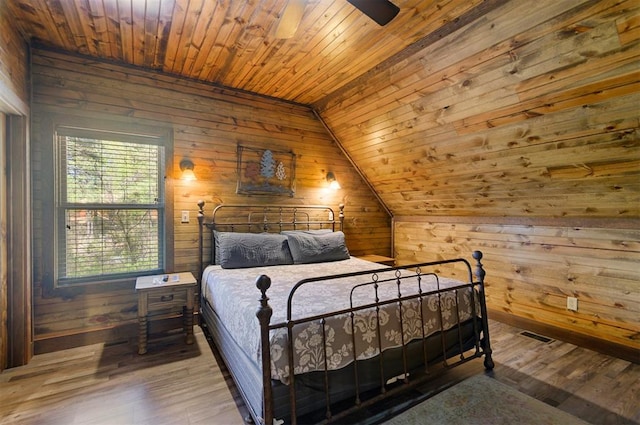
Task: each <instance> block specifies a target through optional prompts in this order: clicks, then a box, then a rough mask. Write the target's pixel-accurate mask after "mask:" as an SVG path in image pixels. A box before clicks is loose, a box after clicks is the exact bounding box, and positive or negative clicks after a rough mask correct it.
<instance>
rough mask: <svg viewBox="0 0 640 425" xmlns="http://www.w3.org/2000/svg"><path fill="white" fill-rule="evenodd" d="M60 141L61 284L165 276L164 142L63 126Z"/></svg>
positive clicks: (58, 254) (57, 137) (58, 261)
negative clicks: (156, 274) (144, 275)
mask: <svg viewBox="0 0 640 425" xmlns="http://www.w3.org/2000/svg"><path fill="white" fill-rule="evenodd" d="M55 141H56V153H57V160H56V167H57V170H56V171H57V177H58V178H57V182H58V184H57V185H56V187H57V190H58V194H57V196H56V198H57V208H56V212H57V222H58V226H57V237H56V242H57V250H56V261H55V264H56V267H57V271H56V276H57V285H58V286H64V285H71V284H74V283H77V282H86V281H91V280H105V279H109V278H119V277H126V276H133V275H140V274H150V273H159V272H162V271H163V270H164V267H165V263H164V258H165V248H164V245H165V235H164V220H165V196H164V195H165V193H164V192H165V191H164V170H165V147H164V142H163V140H162V139H160V138H157V137H144V136H140V135H129V134H122V133H115V132H113V133H110V132H105V131H98V130H91V129H78V128H73V127H58V129H57V131H56V135H55Z"/></svg>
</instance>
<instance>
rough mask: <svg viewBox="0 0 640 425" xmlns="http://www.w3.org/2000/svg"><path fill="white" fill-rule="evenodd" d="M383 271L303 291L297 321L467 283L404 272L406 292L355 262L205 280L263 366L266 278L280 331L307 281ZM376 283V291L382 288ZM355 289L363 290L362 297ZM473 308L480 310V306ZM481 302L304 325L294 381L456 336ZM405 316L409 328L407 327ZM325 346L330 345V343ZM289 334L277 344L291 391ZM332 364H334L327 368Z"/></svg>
mask: <svg viewBox="0 0 640 425" xmlns="http://www.w3.org/2000/svg"><path fill="white" fill-rule="evenodd" d="M372 269H377V270H378V272H376V273H374V274H369V273H368V274H366V275H361V276H355V277H353V276H352V277H347V278H339V279H331V280H323V281H320V282H313V283H310V284H305V285H303V286H301V287H300V288H298V289H297V292H296V294H295V296H294V297H293V301H292V311H291V318H292V319H293V320H298V319H302V318H305V317H314V316H318V315H323V314H326V313H328V312H332V311H340V310H343V309H349V308H352V307H355V308H359V307H363V306H367V305H369V304H372V303H374V302H375V301H376V299H378V300H379V301H384V300H394V299H397V297H398V294H399V293H400V294H401V295H402V296H403V297H405V296H410V295H413V294H417V293H418V291H421V293H422V294H428V293H429V292H431V291H435V290H437V289H438V288H440V289H443V288H454V287H458V286H460V285H461V282H459V281H457V280H453V279H447V278H442V277H440V278H436V277H435V276H434V275H420V277H419V278H418V275H417V274H416V273H414V272H411V271H407V270H403V271H402V272H401V273H402V276H403V279H402V281H401V284H400V286H398V279H397V277H398V275H397V273H398V272H396V271H395V270H392V269H387V270H385V269H382V268H381V266H380V265H379V264H375V263H371V262H369V261H364V260H361V259H358V258H355V257H351V258H349V259H347V260H341V261H332V262H326V263H314V264H295V265H281V266H268V267H253V268H244V269H243V268H240V269H222V268H221V267H220V266H209V267H207V268H206V269H205V271H204V273H203V279H202V295H203V297H204V298H205V299H206V300H207V301H208V303H209V304H210V305H211V307H212V309H213V310H214V311H215V312H216V314H217V315H218V317H219V318H220V322H221V323H222V324H223V325H224V327H225V329H226V330H227V332H228V333H229V335H230V336H231V338H232V339H233V340H234V341H235V343H236V344H237V345H238V346H239V347H240V348H241V350H242V351H243V352H244V353H245V354H246V356H247V358H248V359H250V360H252V361H254V362H255V363H256V364H260V355H261V350H260V327H259V324H258V320H257V318H256V315H255V313H256V310H257V307H258V305H259V302H258V300H259V297H260V292H259V291H258V289H257V288H256V285H255V281H256V279H257V277H258V276H260V275H262V274H264V275H267V276H269V277H270V278H271V280H272V284H271V287H270V289H269V290H268V292H267V295H268V297H269V305H270V306H271V307H272V309H273V316H272V318H271V324H272V326H273V325H275V324H279V323H284V322H286V320H287V303H288V296H289V293H290V291H291V289H292V288H293V287H294V286H295V285H296V283H297V282H299V281H300V280H301V279H303V278H311V277H318V276H326V275H335V274H347V273H354V272H361V271H365V270H372ZM374 281H375V284H374ZM354 286H356V288H355V289H352V288H354ZM472 300H475V301H476V302H475V303H473V302H472ZM479 312H480V308H479V304H478V297H477V296H474V297H473V298H472V296H471V290H470V288H469V287H465V288H460V289H457V290H451V291H445V292H442V293H439V294H430V295H425V296H423V297H421V298H420V299H418V298H416V299H413V300H411V301H403V302H402V303H401V306H399V303H397V302H390V303H389V304H387V305H384V306H382V307H381V308H380V309H376V308H362V309H361V310H359V311H357V312H355V313H354V314H353V316H352V315H351V314H349V313H344V314H340V315H337V316H332V317H328V318H326V320H325V321H324V331H325V332H324V336H323V332H322V331H323V325H322V323H321V321H320V320H312V321H309V322H305V323H300V324H297V325H295V326H294V327H293V328H292V335H293V341H294V344H293V347H294V351H293V353H294V365H295V367H294V373H295V374H296V375H298V374H303V373H307V372H316V371H323V370H324V368H325V364H326V365H327V367H328V369H329V370H337V369H341V368H344V367H346V366H347V365H349V364H351V363H353V362H354V361H355V360H365V359H370V358H373V357H375V356H377V355H378V354H379V353H380V351H381V350H382V351H386V350H389V349H392V348H395V347H399V346H401V345H402V344H403V343H404V344H407V343H408V342H409V341H412V340H416V339H420V338H423V337H424V336H428V335H432V334H434V333H436V332H439V331H441V330H447V329H450V328H452V327H454V326H456V325H458V324H459V323H460V322H463V321H465V320H467V319H469V318H471V317H472V316H476V315H477V314H479ZM400 315H402V318H403V320H402V322H403V327H402V328H401V327H400ZM378 323H379V324H380V328H379V329H378ZM323 338H324V342H323ZM287 340H288V334H287V329H286V327H281V328H278V329H273V330H272V331H271V332H270V341H271V362H272V365H271V377H272V379H275V380H279V381H281V382H283V383H285V384H286V383H287V382H288V379H289V374H290V370H289V359H288V353H287V348H286V347H287V344H286V343H287ZM325 360H326V362H325Z"/></svg>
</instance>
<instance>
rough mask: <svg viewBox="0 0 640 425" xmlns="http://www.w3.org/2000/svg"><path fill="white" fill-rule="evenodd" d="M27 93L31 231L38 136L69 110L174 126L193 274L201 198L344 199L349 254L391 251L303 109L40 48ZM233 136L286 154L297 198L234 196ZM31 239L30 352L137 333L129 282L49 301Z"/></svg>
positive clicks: (336, 154)
mask: <svg viewBox="0 0 640 425" xmlns="http://www.w3.org/2000/svg"><path fill="white" fill-rule="evenodd" d="M33 99H34V101H33V109H34V126H35V129H34V145H35V149H34V164H35V167H36V168H37V170H39V171H36V173H35V174H36V175H35V177H34V186H35V196H34V198H35V199H34V207H35V210H36V211H35V213H34V215H35V217H36V219H35V221H36V223H35V228H39V227H42V226H46V225H51V223H50V222H47V218H46V217H47V212H46V211H48V210H47V209H46V208H49V207H50V206H45V205H42V203H41V202H39V201H38V193H39V191H40V192H41V191H42V181H41V180H42V179H43V178H47V177H46V174H45V173H44V167H43V166H42V165H41V162H42V158H41V152H40V151H41V149H40V147H41V146H42V144H44V143H50V141H48V140H43V139H42V138H41V137H39V134H41V129H40V126H41V125H43V122H44V121H46V119H47V118H48V116H49V115H50V114H76V115H81V116H86V117H91V116H95V117H100V118H104V119H111V120H115V121H122V122H128V121H135V122H137V123H141V124H146V125H158V126H163V127H167V126H169V127H170V128H171V129H172V131H173V170H172V172H171V173H170V175H169V176H168V178H169V179H171V180H172V184H173V188H174V191H173V201H174V204H173V212H174V214H173V217H172V219H173V221H174V235H173V253H174V263H175V267H174V268H175V270H176V271H182V270H189V271H192V272H193V273H194V274H195V273H197V269H198V264H197V258H198V256H197V254H198V250H197V235H198V226H197V202H198V200H200V199H202V200H204V201H205V202H206V205H205V211H206V213H207V214H208V215H207V216H208V217H210V214H211V212H212V211H213V208H214V207H215V205H217V204H220V203H265V204H272V203H282V204H290V205H291V204H307V205H318V204H323V205H329V206H332V207H333V208H334V209H335V211H336V212H337V209H338V204H340V203H344V204H345V215H346V219H345V234H346V237H347V244H348V246H349V248H350V250H351V253H352V254H354V255H358V254H364V253H378V254H387V255H388V254H389V253H390V252H391V242H390V240H391V238H390V234H391V222H390V219H389V216H388V215H387V213H386V211H385V210H384V208H383V207H381V206H380V205H379V203H378V201H377V199H376V197H375V196H374V194H373V193H372V192H371V191H370V190H369V189H368V187H367V186H366V185H365V184H364V182H363V181H362V179H361V178H360V177H359V175H358V173H357V171H356V170H355V169H354V168H353V166H352V165H351V163H350V162H349V160H348V159H347V158H346V157H345V156H344V155H343V154H342V152H341V150H340V148H339V147H338V146H337V145H336V144H335V143H334V142H333V140H332V139H331V137H330V135H329V134H327V132H326V130H325V128H324V127H323V125H322V123H320V122H319V121H318V120H317V119H316V117H315V116H314V115H313V112H312V110H311V109H310V108H308V107H305V106H301V105H297V104H292V103H287V102H281V101H277V100H274V99H269V98H265V97H258V96H254V95H251V94H248V93H244V92H239V91H233V90H230V89H224V88H217V87H213V86H210V85H205V84H201V83H197V82H193V81H189V80H181V79H178V78H174V77H170V76H166V75H161V74H159V73H151V72H145V71H140V70H136V69H134V68H130V67H122V66H117V65H113V64H109V63H106V62H99V61H95V60H88V59H86V58H82V57H77V56H69V55H65V54H61V53H57V52H53V51H48V50H44V49H35V50H34V51H33ZM238 143H240V144H243V145H246V146H252V147H257V148H269V149H273V150H285V151H289V150H291V151H293V152H294V153H295V155H296V192H295V196H294V197H293V198H290V197H274V196H245V195H238V194H236V193H235V191H236V182H237V174H236V173H237V162H236V159H237V145H238ZM183 158H189V159H191V160H192V161H193V162H194V164H195V168H194V172H195V174H196V176H197V181H194V182H185V181H182V180H180V179H179V176H180V169H179V163H180V160H181V159H183ZM328 171H333V172H334V173H335V175H336V177H337V178H338V180H339V182H340V184H341V185H342V189H341V190H338V191H331V190H329V189H328V183H327V181H326V173H327V172H328ZM181 211H189V212H190V219H191V220H190V223H188V224H182V223H180V216H181ZM46 223H48V224H46ZM36 233H37V232H36ZM35 246H36V248H35V253H34V264H35V287H36V291H35V293H36V296H35V300H34V303H35V335H36V350H38V349H39V350H40V351H47V350H49V349H57V348H60V347H62V346H64V344H71V343H73V344H77V343H78V341H80V343H86V342H91V341H92V340H95V339H103V340H109V339H112V340H113V339H118V338H126V337H132V336H135V333H134V334H131V333H130V331H131V330H135V327H134V325H135V323H136V317H137V316H136V314H137V304H136V294H135V292H134V290H133V285H132V286H131V289H128V290H121V289H120V290H114V291H109V292H102V293H94V292H91V291H90V292H87V293H84V294H77V295H75V296H73V297H65V298H62V297H54V298H47V297H45V296H43V295H44V294H43V292H42V288H41V282H42V278H43V276H44V274H45V273H51V272H52V271H49V270H44V269H43V265H42V261H41V258H42V254H41V253H42V250H44V249H48V248H47V247H46V241H43V240H42V238H41V237H38V236H37V235H36V241H35ZM207 246H208V244H207ZM127 332H129V333H127ZM56 341H58V342H56ZM85 341H86V342H85Z"/></svg>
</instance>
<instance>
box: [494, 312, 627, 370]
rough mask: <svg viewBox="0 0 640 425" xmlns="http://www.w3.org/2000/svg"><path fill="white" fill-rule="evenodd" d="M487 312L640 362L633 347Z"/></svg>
mask: <svg viewBox="0 0 640 425" xmlns="http://www.w3.org/2000/svg"><path fill="white" fill-rule="evenodd" d="M488 314H489V318H491V319H492V320H497V321H498V322H502V323H506V324H507V325H511V326H515V327H517V328H521V329H525V330H528V331H532V332H535V333H538V334H540V335H544V336H546V337H549V338H553V339H559V340H561V341H564V342H568V343H570V344H574V345H577V346H580V347H583V348H587V349H589V350H593V351H597V352H598V353H602V354H606V355H609V356H613V357H617V358H619V359H623V360H627V361H630V362H632V363H636V364H640V352H639V351H638V350H637V349H635V348H633V347H628V346H626V345H622V344H616V343H614V342H610V341H605V340H602V339H599V338H594V337H591V336H588V335H584V334H579V333H576V332H571V331H569V330H567V329H562V328H558V327H556V326H551V325H547V324H545V323H540V322H536V321H535V320H531V319H527V318H524V317H520V316H515V315H513V314H509V313H505V312H503V311H499V310H493V309H489V311H488Z"/></svg>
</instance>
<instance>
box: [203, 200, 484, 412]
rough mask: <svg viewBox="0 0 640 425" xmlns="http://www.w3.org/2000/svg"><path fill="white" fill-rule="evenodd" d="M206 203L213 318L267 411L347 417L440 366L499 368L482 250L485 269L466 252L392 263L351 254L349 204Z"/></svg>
mask: <svg viewBox="0 0 640 425" xmlns="http://www.w3.org/2000/svg"><path fill="white" fill-rule="evenodd" d="M204 205H205V204H204V202H203V201H200V202H199V203H198V207H199V212H198V223H199V243H198V246H199V268H200V318H201V323H202V326H203V328H204V329H205V331H206V332H207V333H208V334H209V335H210V336H211V338H212V339H213V341H214V343H215V345H216V348H217V349H218V351H219V352H220V354H221V355H222V357H223V360H224V362H225V364H226V366H227V368H228V369H229V371H230V373H231V376H232V377H233V379H234V381H235V383H236V386H237V388H238V390H239V392H240V394H241V395H242V398H243V399H244V401H245V403H246V405H247V407H248V409H249V412H250V415H251V418H250V419H251V420H253V421H254V422H255V423H259V424H272V423H274V424H275V423H281V422H282V421H284V423H287V424H288V423H291V424H297V423H302V422H304V423H309V422H314V423H315V422H318V423H330V422H336V421H338V420H340V419H342V418H345V417H346V416H347V415H349V414H351V413H353V412H354V411H356V410H358V409H362V408H363V407H366V406H368V405H371V404H373V403H376V402H377V401H379V400H380V399H382V398H385V397H388V396H390V395H393V394H395V393H397V392H400V391H404V390H406V389H407V388H411V387H412V386H415V385H417V384H419V383H421V382H423V381H424V380H425V379H428V375H429V372H430V370H431V369H433V368H434V367H436V366H439V367H446V368H450V367H455V366H457V365H460V364H463V363H466V362H467V361H470V360H473V359H476V358H479V357H484V365H485V367H486V368H487V369H492V368H493V361H492V359H491V347H490V342H489V332H488V324H487V314H486V304H485V300H484V274H485V272H484V269H483V267H482V264H481V261H480V260H481V259H482V254H481V253H480V252H479V251H475V252H474V253H473V257H474V258H475V260H476V264H475V279H474V273H473V272H472V267H471V265H470V264H469V262H468V261H466V260H465V259H450V260H445V261H438V262H432V263H421V264H412V265H409V266H402V267H390V266H382V265H380V264H376V263H372V262H369V261H365V260H362V259H359V258H356V257H353V256H351V255H350V253H349V250H348V248H347V246H346V243H345V235H344V233H343V223H344V206H343V205H340V206H339V211H338V214H335V213H334V210H333V209H332V208H331V207H327V206H278V205H224V204H223V205H218V206H217V207H216V208H215V209H214V210H213V212H212V215H211V219H210V220H206V219H205V211H204ZM445 271H447V272H449V273H450V274H451V276H453V278H451V277H445V276H447V275H446V274H445Z"/></svg>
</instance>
